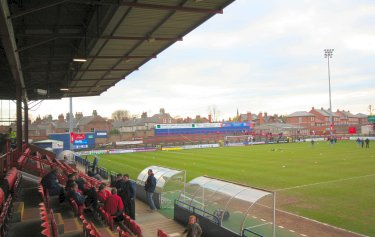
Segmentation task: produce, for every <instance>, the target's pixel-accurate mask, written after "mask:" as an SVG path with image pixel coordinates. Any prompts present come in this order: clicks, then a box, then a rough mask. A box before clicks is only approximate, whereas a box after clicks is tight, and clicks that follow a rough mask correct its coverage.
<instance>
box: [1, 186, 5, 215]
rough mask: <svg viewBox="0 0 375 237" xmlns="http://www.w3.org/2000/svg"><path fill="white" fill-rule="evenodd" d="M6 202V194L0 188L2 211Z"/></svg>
mask: <svg viewBox="0 0 375 237" xmlns="http://www.w3.org/2000/svg"><path fill="white" fill-rule="evenodd" d="M4 200H5V193H4V191H3V189H2V188H0V210H1V208H2V207H3V204H4Z"/></svg>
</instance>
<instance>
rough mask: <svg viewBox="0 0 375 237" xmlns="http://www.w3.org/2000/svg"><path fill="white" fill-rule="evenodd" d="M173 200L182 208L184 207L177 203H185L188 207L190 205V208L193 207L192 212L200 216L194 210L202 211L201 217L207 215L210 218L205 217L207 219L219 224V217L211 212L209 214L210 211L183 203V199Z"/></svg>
mask: <svg viewBox="0 0 375 237" xmlns="http://www.w3.org/2000/svg"><path fill="white" fill-rule="evenodd" d="M174 202H175V204H176V205H178V206H180V207H181V208H184V207H183V206H181V205H179V203H182V204H185V205H186V206H188V207H191V208H192V209H193V213H194V214H196V215H199V216H202V215H200V214H199V213H197V212H196V210H197V211H199V212H202V213H203V214H204V215H203V217H206V215H208V216H209V217H210V218H207V219H208V220H210V221H212V222H213V223H215V224H217V225H219V226H220V220H219V218H218V217H217V216H215V215H213V214H211V213H209V212H206V211H204V210H202V209H200V208H197V207H195V206H191V205H189V204H187V203H185V202H183V201H180V200H177V199H175V200H174ZM185 209H186V208H185ZM211 218H212V219H211Z"/></svg>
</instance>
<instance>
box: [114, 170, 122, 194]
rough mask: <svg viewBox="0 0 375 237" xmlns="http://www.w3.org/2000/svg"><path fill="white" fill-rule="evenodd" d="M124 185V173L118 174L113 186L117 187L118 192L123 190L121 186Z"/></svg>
mask: <svg viewBox="0 0 375 237" xmlns="http://www.w3.org/2000/svg"><path fill="white" fill-rule="evenodd" d="M123 185H124V179H123V177H122V174H117V175H116V179H115V181H114V182H113V183H112V184H111V186H112V187H114V188H116V189H117V192H118V193H120V192H121V190H120V189H121V187H122V186H123Z"/></svg>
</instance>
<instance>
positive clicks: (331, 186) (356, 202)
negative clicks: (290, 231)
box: [99, 141, 375, 236]
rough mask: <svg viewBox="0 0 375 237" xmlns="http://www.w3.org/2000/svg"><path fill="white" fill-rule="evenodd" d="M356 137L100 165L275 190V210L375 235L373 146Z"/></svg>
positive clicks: (116, 158) (120, 158)
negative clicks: (158, 169) (163, 170)
mask: <svg viewBox="0 0 375 237" xmlns="http://www.w3.org/2000/svg"><path fill="white" fill-rule="evenodd" d="M370 145H372V147H371V148H370V149H366V148H361V147H359V146H357V144H356V143H355V142H354V141H343V142H338V143H337V144H334V145H328V144H327V143H326V142H318V143H315V146H314V147H312V146H311V144H310V143H293V144H275V145H258V146H247V147H224V148H212V149H195V150H180V151H158V152H140V153H128V154H116V155H99V157H100V160H99V166H102V167H105V168H107V169H108V170H109V171H114V172H120V173H128V174H129V175H130V176H131V178H133V179H136V178H137V176H138V174H139V173H140V172H141V170H143V169H144V168H146V167H148V166H151V165H159V166H165V167H170V168H176V169H182V170H186V172H187V181H189V180H191V179H193V178H195V177H198V176H202V175H208V176H211V177H217V178H220V179H225V180H230V181H235V182H239V183H243V184H247V185H249V186H254V187H259V188H264V189H268V190H272V191H276V192H277V208H278V209H281V210H285V211H289V212H292V213H295V214H298V215H302V216H305V217H308V218H311V219H314V220H317V221H321V222H324V223H328V224H330V225H334V226H337V227H340V228H344V229H347V230H351V231H354V232H357V233H361V234H364V235H369V236H375V225H374V223H375V149H374V145H375V144H370Z"/></svg>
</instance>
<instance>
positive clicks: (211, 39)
mask: <svg viewBox="0 0 375 237" xmlns="http://www.w3.org/2000/svg"><path fill="white" fill-rule="evenodd" d="M374 12H375V1H373V0H368V1H366V0H286V1H281V0H273V1H272V0H267V1H251V0H236V1H235V2H234V3H232V4H231V5H230V6H228V7H227V8H226V9H225V10H224V14H222V15H221V14H219V15H216V16H214V17H213V18H211V19H210V20H209V21H207V22H205V23H204V24H203V25H201V26H200V27H198V28H197V29H196V30H194V31H193V32H191V33H190V34H189V35H187V36H185V37H184V40H183V41H181V42H177V43H176V44H174V45H173V46H172V47H170V48H168V49H167V50H165V51H164V52H163V53H161V54H160V55H158V58H156V59H153V60H152V61H150V62H149V63H147V64H146V65H144V66H142V67H141V68H140V70H139V71H136V72H134V73H133V74H132V75H131V76H129V77H128V78H126V80H123V81H121V82H120V83H118V84H117V85H116V86H115V87H113V88H111V89H110V90H108V91H107V92H105V93H103V94H102V95H101V96H100V97H86V98H74V99H73V103H74V106H73V107H74V108H73V111H74V113H75V112H77V111H78V112H83V113H84V115H90V114H91V113H92V110H93V109H96V110H97V111H98V113H99V114H100V115H102V116H110V115H111V113H112V112H113V111H115V110H117V109H126V110H129V111H130V112H131V113H133V114H140V113H142V112H143V111H146V112H148V113H149V114H153V113H156V112H158V111H159V108H162V107H163V108H165V110H166V111H167V112H169V113H171V115H172V116H182V117H185V116H195V115H197V114H201V115H204V116H206V115H207V114H208V108H209V107H210V106H215V107H216V108H217V109H218V110H219V111H220V115H221V117H222V118H228V117H229V116H230V117H232V116H234V115H235V113H236V110H237V108H238V110H239V111H240V112H241V113H246V112H247V111H250V112H252V113H259V112H265V111H266V112H268V113H271V114H275V113H277V114H289V113H292V112H294V111H299V110H305V111H308V110H310V109H311V107H312V106H315V107H317V108H320V107H325V108H328V107H329V100H328V72H327V59H325V58H324V49H325V48H334V55H333V58H332V60H331V61H330V63H331V64H330V65H331V86H332V107H333V109H334V110H336V109H345V110H350V111H351V112H355V113H359V112H362V113H368V106H369V105H370V104H372V105H373V106H375V27H374V25H375V15H374ZM68 110H69V102H68V99H63V100H60V101H44V102H43V103H42V104H41V106H40V107H39V109H38V110H36V111H33V112H31V113H32V115H33V117H35V116H37V115H38V114H40V115H45V114H49V113H51V114H52V115H53V116H54V117H56V116H57V115H58V114H59V113H61V112H63V113H66V112H68Z"/></svg>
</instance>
